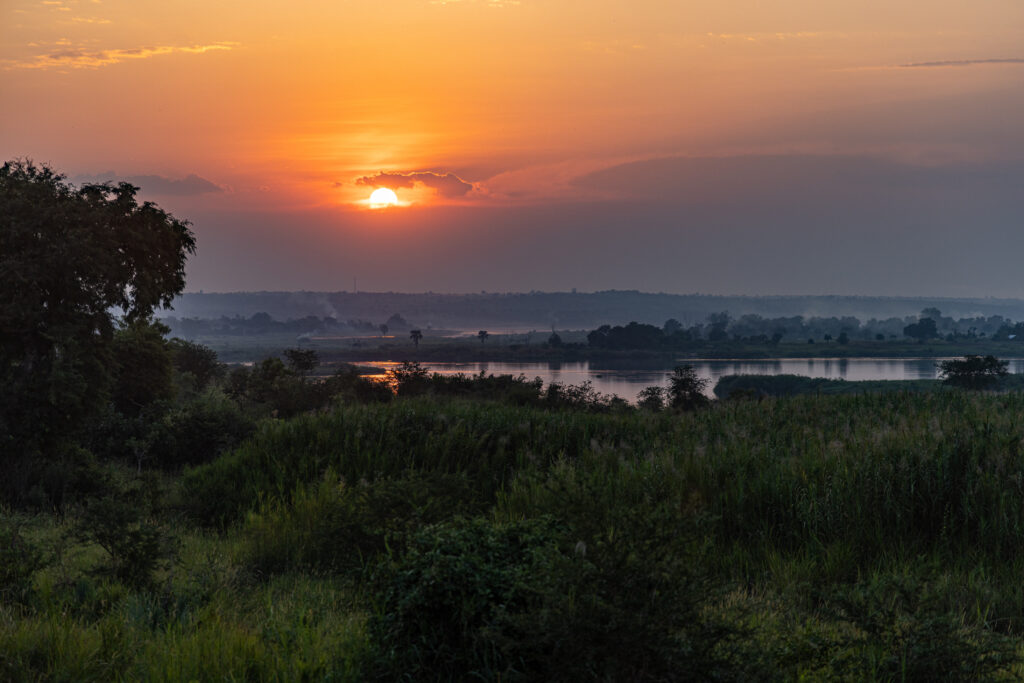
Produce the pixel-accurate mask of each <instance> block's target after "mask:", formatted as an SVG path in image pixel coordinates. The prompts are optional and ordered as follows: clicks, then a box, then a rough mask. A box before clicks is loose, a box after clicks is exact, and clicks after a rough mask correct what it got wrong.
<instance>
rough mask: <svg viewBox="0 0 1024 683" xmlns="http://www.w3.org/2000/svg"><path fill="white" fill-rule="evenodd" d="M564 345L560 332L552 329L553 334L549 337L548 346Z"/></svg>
mask: <svg viewBox="0 0 1024 683" xmlns="http://www.w3.org/2000/svg"><path fill="white" fill-rule="evenodd" d="M561 345H562V338H561V337H560V336H558V333H557V332H555V331H554V330H552V331H551V336H550V337H548V346H551V347H553V348H558V347H560V346H561Z"/></svg>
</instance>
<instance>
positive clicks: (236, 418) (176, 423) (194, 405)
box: [151, 389, 256, 469]
mask: <svg viewBox="0 0 1024 683" xmlns="http://www.w3.org/2000/svg"><path fill="white" fill-rule="evenodd" d="M255 430H256V423H255V422H254V421H253V420H252V418H250V417H248V416H247V415H246V414H245V413H243V411H242V409H241V408H240V407H239V405H238V404H237V403H235V402H234V401H232V400H231V399H230V398H228V397H227V396H226V395H224V394H223V393H222V392H220V391H219V390H216V389H211V390H208V391H206V392H205V393H203V394H201V395H200V396H198V397H197V398H196V399H195V400H194V401H191V402H190V403H187V404H185V405H183V406H181V407H180V408H177V409H175V410H173V411H171V412H169V413H168V414H167V415H165V416H164V418H163V420H161V422H160V423H159V424H158V425H157V427H156V434H155V436H154V437H153V445H152V447H151V453H152V455H153V457H154V458H155V459H156V461H157V463H158V464H159V465H160V466H161V467H166V468H174V469H178V468H181V467H182V466H184V465H198V464H201V463H205V462H210V461H211V460H213V459H214V458H216V457H217V456H218V455H220V454H221V453H223V452H224V451H226V450H228V449H231V448H234V447H235V446H237V445H238V444H239V443H241V442H242V441H244V440H245V439H247V438H248V437H249V436H251V435H252V433H253V432H254V431H255Z"/></svg>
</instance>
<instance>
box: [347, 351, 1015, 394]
mask: <svg viewBox="0 0 1024 683" xmlns="http://www.w3.org/2000/svg"><path fill="white" fill-rule="evenodd" d="M939 360H942V359H935V358H778V359H763V360H700V359H696V360H694V359H687V360H683V361H679V364H687V365H692V366H693V367H694V369H696V371H697V374H698V375H699V376H700V377H703V378H707V379H710V380H711V382H710V383H709V384H708V387H707V394H708V396H713V395H714V394H713V393H712V390H713V389H714V387H715V383H716V382H718V378H719V377H721V376H723V375H804V376H806V377H826V378H829V379H845V380H851V381H853V380H873V379H935V378H936V377H938V370H937V368H936V363H938V362H939ZM1009 363H1010V365H1009V370H1010V372H1012V373H1020V372H1024V359H1022V358H1014V359H1010V360H1009ZM356 364H357V365H364V366H374V367H379V368H381V372H382V373H383V372H385V371H386V370H388V369H389V368H392V367H394V366H395V365H397V363H394V362H389V361H367V362H359V363H356ZM422 365H423V366H424V367H426V368H428V369H429V370H430V371H431V372H438V373H442V374H453V373H459V372H462V373H465V374H467V375H468V374H477V373H479V372H480V371H481V370H482V371H484V372H486V373H487V374H494V375H519V374H523V375H526V377H527V378H530V379H533V378H534V377H540V378H541V379H542V380H543V381H544V384H545V385H547V384H549V383H551V382H561V383H562V384H582V383H583V382H585V381H587V380H589V381H590V382H591V383H592V384H593V386H594V388H595V389H596V390H597V391H599V392H601V393H602V394H616V395H618V396H621V397H622V398H624V399H626V400H628V401H634V400H635V399H636V395H637V393H638V392H639V391H640V390H641V389H643V388H644V387H649V386H654V385H659V386H667V385H668V374H669V373H670V372H672V367H671V366H665V365H663V364H661V363H655V364H651V363H637V362H603V363H600V362H586V361H584V362H580V363H428V362H425V363H423V364H422Z"/></svg>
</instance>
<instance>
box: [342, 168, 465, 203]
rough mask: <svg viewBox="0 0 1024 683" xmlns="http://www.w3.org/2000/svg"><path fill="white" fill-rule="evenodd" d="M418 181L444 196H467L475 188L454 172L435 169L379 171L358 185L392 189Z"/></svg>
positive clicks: (360, 181)
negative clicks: (435, 171)
mask: <svg viewBox="0 0 1024 683" xmlns="http://www.w3.org/2000/svg"><path fill="white" fill-rule="evenodd" d="M417 183H419V184H420V185H424V186H426V187H429V188H432V189H434V190H435V191H436V192H437V193H438V194H439V195H441V196H442V197H449V198H453V199H454V198H457V197H465V196H466V195H467V194H469V193H470V192H471V191H472V190H473V184H472V183H467V182H466V181H465V180H463V179H462V178H460V177H459V176H457V175H455V174H454V173H444V174H441V173H434V172H433V171H419V172H414V173H387V172H383V173H378V174H377V175H374V176H363V177H362V178H359V179H358V180H356V185H367V186H369V187H387V188H390V189H392V190H397V189H400V188H403V187H405V188H411V187H414V186H415V185H416V184H417Z"/></svg>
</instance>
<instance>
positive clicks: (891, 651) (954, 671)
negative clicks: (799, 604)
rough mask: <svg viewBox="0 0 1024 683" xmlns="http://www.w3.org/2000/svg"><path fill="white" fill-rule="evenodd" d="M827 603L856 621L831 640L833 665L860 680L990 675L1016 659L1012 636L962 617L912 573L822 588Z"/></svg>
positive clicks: (979, 677)
mask: <svg viewBox="0 0 1024 683" xmlns="http://www.w3.org/2000/svg"><path fill="white" fill-rule="evenodd" d="M826 605H827V609H828V610H830V611H832V612H833V614H835V616H836V617H837V618H838V619H840V620H843V621H847V622H849V623H850V624H851V625H853V626H854V627H855V628H854V630H852V631H847V632H845V633H844V634H843V635H842V636H841V637H840V638H839V639H838V640H839V642H837V643H835V645H834V646H833V647H834V649H833V658H834V661H833V663H832V665H833V667H834V670H835V671H836V673H839V674H841V675H843V676H844V677H848V678H856V679H860V680H867V679H871V680H907V681H977V680H992V679H993V678H994V677H996V675H997V674H998V673H999V672H1000V671H1003V670H1005V668H1006V667H1007V666H1008V665H1010V664H1014V663H1016V662H1018V661H1019V660H1020V655H1019V654H1018V653H1017V652H1016V646H1015V644H1014V642H1013V640H1012V639H1010V638H1007V637H1006V636H1005V635H1003V634H1000V633H994V632H992V631H991V630H988V629H984V628H977V627H972V626H970V625H969V624H968V623H965V619H964V617H963V616H962V615H958V614H956V613H950V612H948V611H946V609H944V605H943V604H942V601H941V598H940V596H938V595H936V594H935V592H934V589H933V588H932V587H930V586H928V585H926V584H923V583H921V582H920V581H919V580H918V579H916V578H915V577H913V576H899V575H894V576H886V577H883V578H882V579H881V580H878V581H875V582H870V583H868V582H859V583H857V584H855V585H853V586H850V587H849V588H845V587H844V588H840V589H838V590H835V591H834V592H833V595H831V596H829V598H828V600H827V602H826Z"/></svg>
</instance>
